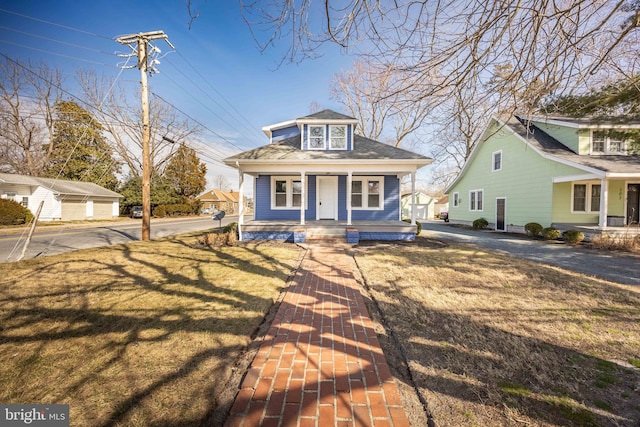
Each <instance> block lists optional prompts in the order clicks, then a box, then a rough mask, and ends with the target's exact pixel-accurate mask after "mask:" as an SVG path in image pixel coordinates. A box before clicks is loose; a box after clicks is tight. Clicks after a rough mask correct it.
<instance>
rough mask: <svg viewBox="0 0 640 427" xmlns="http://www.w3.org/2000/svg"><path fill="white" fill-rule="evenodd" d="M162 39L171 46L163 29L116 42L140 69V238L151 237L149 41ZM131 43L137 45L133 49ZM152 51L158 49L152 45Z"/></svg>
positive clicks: (119, 38) (153, 61) (152, 66)
mask: <svg viewBox="0 0 640 427" xmlns="http://www.w3.org/2000/svg"><path fill="white" fill-rule="evenodd" d="M159 39H163V40H164V41H165V42H167V44H168V45H169V46H170V47H171V48H172V49H175V48H174V47H173V45H172V44H171V43H170V42H169V39H168V38H167V35H166V34H165V33H164V32H163V31H151V32H148V33H139V34H131V35H128V36H123V37H118V38H117V39H116V40H117V41H118V43H122V44H126V45H128V46H129V47H130V48H131V50H133V51H134V53H135V55H137V57H138V65H137V67H138V68H139V69H140V83H141V85H142V92H141V98H142V240H149V239H150V238H151V150H150V147H149V145H150V141H149V140H150V139H151V127H150V124H149V88H148V86H147V73H149V74H151V73H154V72H155V73H157V72H158V71H157V70H156V69H155V68H154V65H155V64H156V63H159V61H156V60H152V61H151V63H150V62H149V43H150V42H151V41H153V40H159ZM133 44H136V45H137V48H135V49H134V47H133ZM152 51H153V52H158V53H159V52H160V49H158V48H156V47H152Z"/></svg>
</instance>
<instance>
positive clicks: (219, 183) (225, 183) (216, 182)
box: [213, 175, 229, 191]
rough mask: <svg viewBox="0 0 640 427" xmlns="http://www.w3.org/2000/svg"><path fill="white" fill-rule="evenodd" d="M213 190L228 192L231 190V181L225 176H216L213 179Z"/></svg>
mask: <svg viewBox="0 0 640 427" xmlns="http://www.w3.org/2000/svg"><path fill="white" fill-rule="evenodd" d="M213 188H215V189H216V190H221V191H227V190H228V189H229V180H228V179H227V177H226V176H224V175H216V176H214V177H213Z"/></svg>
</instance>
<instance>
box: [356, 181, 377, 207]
mask: <svg viewBox="0 0 640 427" xmlns="http://www.w3.org/2000/svg"><path fill="white" fill-rule="evenodd" d="M383 194H384V179H383V178H381V177H366V178H364V177H354V178H353V180H352V181H351V207H352V208H354V209H383V202H384V196H383Z"/></svg>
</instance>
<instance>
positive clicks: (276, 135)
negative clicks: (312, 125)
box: [271, 125, 300, 142]
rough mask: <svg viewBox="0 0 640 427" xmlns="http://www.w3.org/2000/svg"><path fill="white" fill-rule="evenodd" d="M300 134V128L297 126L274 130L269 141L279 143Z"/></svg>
mask: <svg viewBox="0 0 640 427" xmlns="http://www.w3.org/2000/svg"><path fill="white" fill-rule="evenodd" d="M299 134H300V128H299V127H298V125H293V126H290V127H287V128H283V129H276V130H274V131H273V132H271V140H272V141H274V142H275V141H280V140H281V139H286V138H290V137H292V136H294V135H299Z"/></svg>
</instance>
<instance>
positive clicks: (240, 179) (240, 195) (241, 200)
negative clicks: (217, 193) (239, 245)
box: [238, 168, 244, 240]
mask: <svg viewBox="0 0 640 427" xmlns="http://www.w3.org/2000/svg"><path fill="white" fill-rule="evenodd" d="M238 204H239V209H238V236H239V240H242V224H244V173H243V172H242V169H240V168H238Z"/></svg>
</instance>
